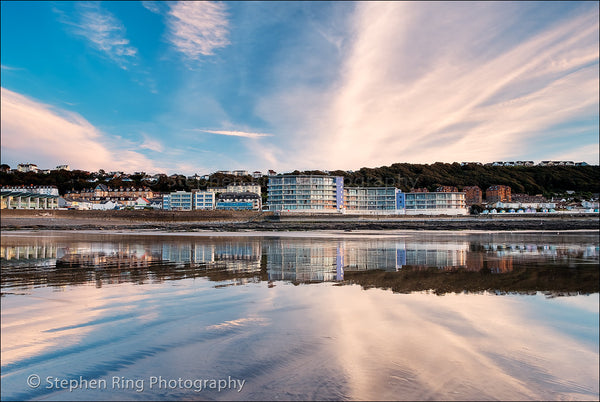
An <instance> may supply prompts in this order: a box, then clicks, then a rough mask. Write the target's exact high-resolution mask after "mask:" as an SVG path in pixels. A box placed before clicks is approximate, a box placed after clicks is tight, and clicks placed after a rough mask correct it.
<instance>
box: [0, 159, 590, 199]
mask: <svg viewBox="0 0 600 402" xmlns="http://www.w3.org/2000/svg"><path fill="white" fill-rule="evenodd" d="M287 174H320V175H324V174H326V173H324V172H322V171H303V172H301V171H297V170H296V171H294V172H290V173H287ZM329 174H330V175H335V176H343V177H344V183H345V185H346V186H349V187H353V186H393V187H398V188H400V189H401V190H402V191H405V192H407V191H411V190H412V189H414V188H423V187H426V188H428V189H429V190H430V191H434V190H435V188H436V187H438V186H440V185H445V186H456V187H458V188H459V189H461V188H462V187H464V186H479V187H480V188H481V189H482V190H485V189H486V188H487V187H489V186H491V185H494V184H503V185H508V186H510V187H511V189H512V192H513V193H526V194H530V195H535V194H544V195H550V194H560V193H564V192H566V191H575V192H577V193H580V194H585V193H598V192H600V166H514V167H512V166H511V167H509V166H482V165H474V164H470V165H465V166H461V165H460V164H459V163H451V164H450V163H433V164H431V165H423V164H410V163H394V164H392V165H391V166H381V167H377V168H367V167H363V168H361V169H359V170H357V171H343V170H335V171H330V172H329ZM129 178H130V179H131V180H132V181H124V180H122V179H121V178H111V177H109V176H106V175H102V174H99V173H97V172H86V171H82V170H74V171H64V170H62V171H52V172H51V173H50V174H41V173H31V172H29V173H22V172H14V173H6V172H0V185H3V186H5V185H55V186H57V187H58V189H59V192H60V193H61V194H64V193H65V191H68V190H71V189H75V190H81V189H83V188H89V187H95V186H96V185H97V184H99V183H105V184H107V185H108V186H110V187H115V188H118V187H120V186H123V187H130V186H136V187H140V186H147V187H150V188H151V189H152V190H154V191H160V192H168V191H175V190H187V191H189V190H190V189H192V188H206V187H222V186H226V185H227V184H231V183H234V182H252V181H254V182H258V183H259V184H260V185H261V186H262V190H263V193H264V195H266V191H267V182H268V178H267V176H263V177H261V178H259V179H253V178H252V177H251V176H233V175H225V174H218V173H215V174H213V175H211V176H210V179H209V180H195V179H189V178H186V177H185V176H183V175H172V176H161V177H160V178H159V179H158V181H155V182H149V181H147V180H145V178H144V176H142V175H130V176H129ZM91 180H96V181H94V182H91Z"/></svg>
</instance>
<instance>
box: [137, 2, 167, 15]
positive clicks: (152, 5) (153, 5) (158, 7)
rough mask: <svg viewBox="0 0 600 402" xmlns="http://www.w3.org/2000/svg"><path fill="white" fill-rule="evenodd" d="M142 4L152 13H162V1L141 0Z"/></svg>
mask: <svg viewBox="0 0 600 402" xmlns="http://www.w3.org/2000/svg"><path fill="white" fill-rule="evenodd" d="M142 6H144V8H145V9H146V10H148V11H150V12H153V13H154V14H162V12H163V7H164V3H162V2H160V1H142Z"/></svg>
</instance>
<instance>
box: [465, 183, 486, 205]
mask: <svg viewBox="0 0 600 402" xmlns="http://www.w3.org/2000/svg"><path fill="white" fill-rule="evenodd" d="M462 191H463V192H464V193H465V204H467V205H474V204H481V203H482V202H483V191H481V189H480V188H479V186H465V187H463V189H462Z"/></svg>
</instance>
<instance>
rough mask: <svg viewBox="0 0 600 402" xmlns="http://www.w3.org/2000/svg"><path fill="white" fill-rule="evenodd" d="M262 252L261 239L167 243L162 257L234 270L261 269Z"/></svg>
mask: <svg viewBox="0 0 600 402" xmlns="http://www.w3.org/2000/svg"><path fill="white" fill-rule="evenodd" d="M261 253H262V247H261V243H260V242H259V241H246V242H240V241H230V242H222V243H210V244H202V243H187V244H186V243H165V244H163V246H162V259H163V260H165V261H172V262H180V263H191V264H204V265H206V267H207V268H220V269H226V270H228V271H234V272H254V271H260V258H261Z"/></svg>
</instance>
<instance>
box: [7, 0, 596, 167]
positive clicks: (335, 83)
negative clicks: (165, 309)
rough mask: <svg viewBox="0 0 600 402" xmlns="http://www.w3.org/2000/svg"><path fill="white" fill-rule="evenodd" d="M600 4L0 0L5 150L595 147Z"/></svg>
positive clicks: (94, 160) (348, 152) (392, 154)
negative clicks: (29, 0) (13, 0)
mask: <svg viewBox="0 0 600 402" xmlns="http://www.w3.org/2000/svg"><path fill="white" fill-rule="evenodd" d="M598 8H599V7H598V2H481V3H478V2H464V3H462V2H356V3H354V2H264V3H261V2H233V3H229V2H169V3H162V2H24V1H22V2H2V3H1V36H0V38H1V61H2V75H1V83H2V109H1V111H2V113H1V118H2V132H1V136H2V137H1V140H2V144H1V160H2V163H7V164H9V165H11V167H16V165H17V164H18V163H26V162H31V163H36V164H37V165H38V167H40V168H54V167H55V166H56V165H60V164H70V165H71V167H72V168H74V169H84V170H98V169H105V170H123V171H127V172H133V171H140V170H142V171H146V172H148V173H158V172H162V173H167V174H173V173H183V174H193V173H199V174H206V173H211V172H213V171H215V170H233V169H246V170H250V171H254V170H261V171H263V172H264V171H266V170H267V169H273V170H276V171H288V170H293V169H301V170H302V169H329V170H333V169H345V170H355V169H359V168H361V167H363V166H367V167H376V166H382V165H389V164H391V163H395V162H411V163H433V162H436V161H440V162H454V161H458V162H460V161H480V162H491V161H494V160H534V161H536V162H537V161H540V160H547V159H559V160H574V161H586V162H588V163H592V164H598V159H599V151H598V148H599V138H598V137H599V123H598V120H599V115H598V109H599V93H598V87H599V67H598V66H599V64H598V61H599V43H598V36H599V22H598V21H599V10H598Z"/></svg>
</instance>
